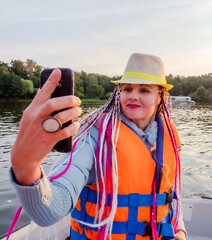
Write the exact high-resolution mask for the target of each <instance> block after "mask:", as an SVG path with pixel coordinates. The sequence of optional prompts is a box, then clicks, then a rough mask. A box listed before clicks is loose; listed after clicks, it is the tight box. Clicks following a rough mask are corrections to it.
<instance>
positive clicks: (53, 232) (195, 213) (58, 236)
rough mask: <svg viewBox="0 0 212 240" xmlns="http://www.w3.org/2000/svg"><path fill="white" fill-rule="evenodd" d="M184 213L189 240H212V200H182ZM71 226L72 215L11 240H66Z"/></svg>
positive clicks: (21, 232) (17, 234)
mask: <svg viewBox="0 0 212 240" xmlns="http://www.w3.org/2000/svg"><path fill="white" fill-rule="evenodd" d="M182 211H183V218H184V222H185V226H186V231H187V240H211V239H212V198H200V199H182ZM69 224H70V215H68V216H66V217H65V218H63V219H62V220H61V221H59V222H57V223H56V224H54V225H52V226H50V227H44V228H42V227H38V226H37V225H36V224H35V223H33V224H30V225H27V226H25V227H23V228H21V229H19V230H18V231H16V232H14V233H13V234H12V235H11V236H10V238H9V240H65V239H67V237H69V234H70V225H69ZM2 240H6V237H4V238H2Z"/></svg>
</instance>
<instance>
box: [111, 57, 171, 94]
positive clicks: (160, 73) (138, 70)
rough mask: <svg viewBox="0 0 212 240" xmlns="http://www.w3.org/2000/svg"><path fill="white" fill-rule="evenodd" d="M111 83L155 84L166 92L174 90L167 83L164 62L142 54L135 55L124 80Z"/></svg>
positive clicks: (129, 62) (129, 61) (123, 77)
mask: <svg viewBox="0 0 212 240" xmlns="http://www.w3.org/2000/svg"><path fill="white" fill-rule="evenodd" d="M111 82H113V83H115V84H119V83H128V84H154V85H160V86H163V87H165V88H166V90H169V89H171V88H173V85H171V84H167V83H166V78H165V70H164V65H163V62H162V60H161V59H160V58H158V57H156V56H152V55H147V54H141V53H133V54H132V55H131V56H130V58H129V60H128V63H127V66H126V68H125V71H124V74H123V76H122V78H121V79H120V80H117V81H111Z"/></svg>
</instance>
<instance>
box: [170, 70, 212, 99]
mask: <svg viewBox="0 0 212 240" xmlns="http://www.w3.org/2000/svg"><path fill="white" fill-rule="evenodd" d="M166 79H167V82H168V83H170V84H172V85H174V87H173V88H172V89H171V90H170V91H169V93H170V95H172V96H190V97H191V98H192V100H194V101H196V102H205V103H211V102H212V73H209V74H206V75H201V76H188V77H184V76H183V77H180V76H175V77H174V76H173V75H171V74H170V75H168V76H167V77H166Z"/></svg>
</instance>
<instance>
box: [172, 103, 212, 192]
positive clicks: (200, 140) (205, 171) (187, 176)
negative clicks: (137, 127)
mask: <svg viewBox="0 0 212 240" xmlns="http://www.w3.org/2000/svg"><path fill="white" fill-rule="evenodd" d="M172 117H173V121H174V122H175V124H176V126H177V129H178V131H179V134H180V138H181V144H182V152H181V164H182V195H183V196H184V197H198V196H200V195H207V196H212V161H211V160H212V148H211V146H212V121H211V120H212V106H211V105H210V106H195V107H192V108H184V109H174V110H173V113H172ZM197 183H198V184H197Z"/></svg>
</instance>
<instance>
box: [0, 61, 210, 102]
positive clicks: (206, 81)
mask: <svg viewBox="0 0 212 240" xmlns="http://www.w3.org/2000/svg"><path fill="white" fill-rule="evenodd" d="M43 68H44V67H42V66H40V65H38V64H37V63H36V62H35V61H34V60H32V59H27V60H26V61H25V62H23V61H21V60H12V61H11V62H10V63H4V62H1V61H0V98H2V99H24V98H33V97H34V95H35V94H36V92H37V90H38V88H39V85H40V74H41V71H42V70H43ZM120 78H121V76H114V77H108V76H106V75H100V74H96V73H86V72H84V71H81V72H75V95H77V96H78V97H80V98H82V99H108V98H109V96H110V94H111V92H112V91H113V89H114V87H115V85H114V84H113V83H111V82H110V81H111V80H117V79H120ZM166 79H167V82H168V83H170V84H173V85H174V88H173V89H171V90H170V95H172V96H191V97H192V99H193V100H195V101H196V102H205V103H207V102H210V103H211V102H212V73H209V74H206V75H201V76H189V77H184V76H173V75H171V74H170V75H168V76H167V77H166Z"/></svg>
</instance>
